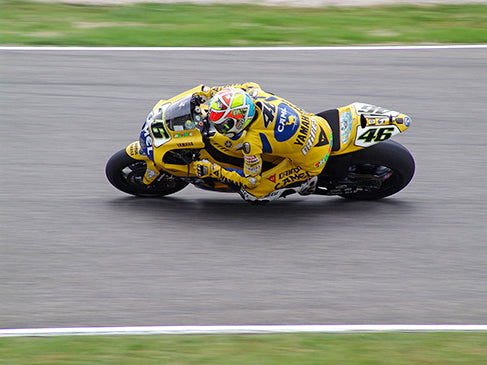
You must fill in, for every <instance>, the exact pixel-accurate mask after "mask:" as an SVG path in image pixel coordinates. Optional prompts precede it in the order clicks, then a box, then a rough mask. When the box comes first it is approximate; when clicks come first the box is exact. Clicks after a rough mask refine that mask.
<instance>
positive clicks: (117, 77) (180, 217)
mask: <svg viewBox="0 0 487 365" xmlns="http://www.w3.org/2000/svg"><path fill="white" fill-rule="evenodd" d="M486 70H487V49H436V50H431V49H423V50H367V51H363V50H347V51H345V50H343V51H306V52H301V51H298V50H294V51H290V50H288V51H247V52H239V51H219V52H217V51H207V52H202V51H130V52H127V51H126V52H123V51H112V52H107V51H84V52H81V51H79V52H77V51H5V50H2V51H0V94H1V95H0V103H1V104H0V128H1V131H0V162H1V169H2V173H1V177H0V200H1V201H0V219H1V221H0V328H29V327H71V326H73V327H75V326H135V325H238V324H370V323H374V324H389V323H403V324H485V322H486V318H487V265H486V262H487V242H486V241H487V238H486V237H487V228H486V227H487V213H486V212H487V199H486V186H487V184H486V183H487V174H486V170H487V163H486V156H487V146H486V137H487V118H486V109H485V106H486V96H487V72H486ZM250 80H253V81H256V82H259V83H260V84H261V85H262V86H263V88H264V89H266V90H269V91H272V92H274V93H277V94H279V95H281V96H283V97H285V98H287V99H288V100H290V101H292V102H294V103H295V104H297V105H300V106H302V107H303V108H304V109H306V110H308V111H315V112H320V111H322V110H325V109H329V108H333V107H336V106H339V105H346V104H349V103H351V102H353V101H363V102H368V103H372V104H377V105H380V106H384V107H387V108H389V109H393V110H398V111H402V112H405V113H407V114H409V115H410V116H411V117H412V118H413V123H412V125H411V128H410V129H409V130H408V131H407V133H405V134H403V135H400V136H398V137H397V138H395V140H396V141H398V142H400V143H402V144H404V145H405V146H407V147H408V148H409V149H410V151H411V152H412V153H413V155H414V156H415V159H416V164H417V170H416V175H415V177H414V179H413V181H412V183H411V184H410V185H409V186H408V187H407V188H406V189H405V190H403V191H402V192H400V193H399V194H397V195H395V196H393V197H391V198H387V199H384V200H382V201H377V202H348V201H345V200H344V199H341V198H334V197H331V198H330V197H328V198H327V197H319V196H316V197H315V196H312V197H298V196H296V197H295V196H291V197H288V198H286V199H284V200H281V201H277V202H273V203H272V204H269V205H267V206H263V207H256V206H251V205H249V204H247V203H245V202H244V201H242V200H241V199H240V197H239V196H237V195H233V194H217V193H210V192H205V191H200V190H197V189H194V188H193V187H188V188H186V189H185V190H183V191H181V192H179V193H177V194H175V195H173V196H170V197H167V198H162V199H141V198H134V197H130V196H127V195H124V194H123V193H121V192H119V191H117V190H115V189H114V188H113V187H112V186H111V185H109V183H108V182H107V180H106V178H105V176H104V167H105V163H106V161H107V160H108V158H109V157H110V156H111V155H112V154H113V153H114V152H116V151H118V150H119V149H121V148H123V147H125V146H126V145H127V144H129V143H130V142H132V141H133V140H136V139H137V138H138V134H139V128H140V127H141V125H142V122H143V120H144V119H145V116H146V115H147V113H148V111H149V110H150V109H151V108H152V106H153V104H155V103H156V102H157V100H158V99H160V98H164V97H170V96H172V95H174V94H176V93H178V92H180V91H183V90H186V89H189V88H191V87H193V86H195V85H197V84H199V83H206V84H209V85H219V84H227V83H232V82H243V81H250Z"/></svg>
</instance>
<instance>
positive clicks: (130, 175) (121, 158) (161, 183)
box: [105, 149, 188, 198]
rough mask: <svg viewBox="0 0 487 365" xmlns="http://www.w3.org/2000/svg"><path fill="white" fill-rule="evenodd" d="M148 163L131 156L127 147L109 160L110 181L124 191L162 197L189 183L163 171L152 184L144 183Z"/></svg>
mask: <svg viewBox="0 0 487 365" xmlns="http://www.w3.org/2000/svg"><path fill="white" fill-rule="evenodd" d="M146 169H147V164H146V163H145V162H144V161H140V160H136V159H134V158H132V157H130V156H129V155H128V154H127V152H126V151H125V149H123V150H120V151H118V152H117V153H115V154H114V155H113V156H112V157H110V159H109V160H108V162H107V164H106V167H105V174H106V176H107V179H108V181H110V184H112V185H113V186H114V187H116V188H117V189H118V190H120V191H123V192H124V193H127V194H131V195H136V196H141V197H149V198H154V197H161V196H165V195H169V194H174V193H176V192H178V191H180V190H182V189H184V188H185V187H186V186H187V185H188V183H187V182H185V181H183V180H181V179H178V178H177V177H175V176H172V175H170V174H165V173H163V174H162V175H161V176H159V177H158V178H157V179H156V180H155V181H154V182H153V183H152V184H150V185H146V184H144V183H143V181H142V180H143V178H144V174H145V171H146Z"/></svg>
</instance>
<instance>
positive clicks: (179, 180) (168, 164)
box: [105, 87, 415, 202]
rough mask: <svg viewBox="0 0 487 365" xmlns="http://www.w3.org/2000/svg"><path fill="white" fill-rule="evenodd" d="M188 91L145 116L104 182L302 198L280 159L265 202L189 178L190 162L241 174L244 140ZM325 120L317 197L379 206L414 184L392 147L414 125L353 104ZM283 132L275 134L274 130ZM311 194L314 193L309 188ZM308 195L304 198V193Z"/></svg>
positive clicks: (268, 175)
mask: <svg viewBox="0 0 487 365" xmlns="http://www.w3.org/2000/svg"><path fill="white" fill-rule="evenodd" d="M199 90H201V87H196V88H194V89H191V90H188V91H186V92H184V93H182V94H179V95H177V96H174V97H173V98H171V99H169V100H160V101H159V102H158V103H157V104H156V105H155V106H154V108H153V109H152V111H151V112H150V113H149V115H148V116H147V118H146V120H145V122H144V124H143V126H142V131H141V133H140V138H139V140H138V141H135V142H133V143H131V144H129V145H128V146H127V147H126V148H124V149H121V150H120V151H118V152H117V153H115V154H114V155H113V156H112V157H111V158H110V159H109V160H108V162H107V164H106V169H105V172H106V176H107V178H108V180H109V181H110V183H111V184H112V185H113V186H114V187H116V188H117V189H119V190H121V191H123V192H125V193H128V194H132V195H136V196H140V197H162V196H166V195H169V194H174V193H176V192H178V191H180V190H182V189H184V188H185V187H186V186H187V185H188V184H193V185H194V186H195V187H197V188H201V189H206V190H212V191H218V192H233V193H235V192H238V193H240V195H242V197H243V198H245V199H246V200H254V201H256V202H257V200H258V201H262V202H268V201H270V200H275V199H277V198H280V197H285V196H287V195H289V194H293V193H296V192H298V193H299V192H300V188H301V186H302V184H301V183H299V184H297V183H296V182H295V181H298V180H302V175H301V174H303V173H304V171H303V170H300V169H299V168H297V169H296V168H295V169H291V170H290V171H285V172H281V173H279V174H277V176H276V174H275V173H273V167H274V166H276V165H277V164H278V163H279V162H280V161H282V159H278V158H277V159H276V157H275V156H270V157H269V156H266V155H265V154H264V156H263V157H264V163H263V173H262V179H269V180H271V181H272V182H275V186H276V190H275V191H274V192H272V193H271V194H269V195H268V196H265V197H263V198H260V199H255V198H254V199H252V198H251V197H252V195H251V194H249V193H248V192H246V191H245V190H244V189H240V190H238V189H236V188H235V187H234V186H233V187H232V186H229V185H227V184H226V183H224V182H222V181H220V180H217V179H213V178H208V177H207V178H204V179H202V178H200V177H198V176H197V175H196V173H195V172H192V171H190V168H189V165H190V163H191V162H192V161H196V160H203V159H206V160H208V161H210V162H213V163H218V164H219V165H221V166H223V167H225V168H233V169H242V166H243V165H244V160H243V152H242V146H243V143H242V140H243V137H242V135H243V134H244V133H245V132H243V133H242V135H241V136H237V137H236V138H227V137H225V136H223V135H222V134H219V133H218V132H217V131H216V130H215V129H214V127H213V126H212V125H211V124H210V123H209V122H208V120H207V118H206V111H207V109H208V105H206V104H205V101H204V100H202V99H201V97H199V96H198V95H197V94H196V92H197V91H199ZM316 115H318V116H320V117H323V118H324V119H326V121H327V122H328V123H329V125H330V127H331V129H332V131H333V139H332V141H330V143H331V144H332V148H331V152H330V154H329V155H327V156H323V160H322V163H324V162H326V165H325V168H324V169H323V171H322V173H321V174H320V175H319V176H318V179H317V182H316V184H317V186H316V189H315V190H314V192H313V194H318V195H328V196H330V195H337V196H341V197H344V198H346V199H350V200H374V199H380V198H384V197H387V196H390V195H393V194H395V193H397V192H398V191H400V190H401V189H403V188H404V187H405V186H406V185H408V183H409V182H410V181H411V179H412V177H413V174H414V170H415V163H414V159H413V157H412V155H411V153H410V152H409V151H408V150H407V149H406V148H405V147H404V146H402V145H401V144H399V143H397V142H395V141H392V140H390V138H391V137H392V136H394V135H396V134H398V133H401V132H404V131H405V130H406V129H407V128H408V127H409V126H410V124H411V118H410V117H409V116H407V115H405V114H402V113H399V112H396V111H392V110H387V109H385V108H382V107H378V106H375V105H370V104H365V103H359V102H354V103H352V104H350V105H346V106H343V107H339V108H335V109H330V110H325V111H323V112H320V113H317V114H316ZM276 128H277V127H276ZM308 188H309V187H308ZM303 195H304V194H303Z"/></svg>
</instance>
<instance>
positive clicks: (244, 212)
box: [107, 197, 415, 224]
mask: <svg viewBox="0 0 487 365" xmlns="http://www.w3.org/2000/svg"><path fill="white" fill-rule="evenodd" d="M107 204H108V206H109V207H110V209H113V210H114V211H116V212H118V214H121V213H120V212H124V211H126V212H127V213H130V214H134V213H135V214H137V215H140V216H145V217H146V218H148V219H152V218H154V217H159V218H167V217H172V219H175V220H186V221H187V220H190V221H192V222H198V221H222V220H223V219H224V220H225V221H226V222H227V223H231V222H234V223H236V224H240V223H241V222H242V220H243V219H245V221H246V222H249V221H264V222H268V223H272V222H273V223H277V222H290V220H291V221H296V220H298V221H299V220H303V219H307V218H310V217H311V218H316V219H318V218H319V219H324V220H326V219H329V218H331V217H333V218H337V217H346V218H347V219H350V218H353V219H361V218H364V219H368V218H369V217H373V218H374V219H382V218H384V219H386V218H387V219H391V217H394V216H398V215H404V214H411V213H412V212H414V210H415V204H414V203H411V202H408V201H406V200H401V199H398V198H388V199H382V200H377V201H348V200H346V199H342V198H322V197H317V198H308V199H307V198H306V197H305V198H302V199H300V200H298V199H297V198H293V199H288V200H284V199H282V200H278V201H274V202H271V203H269V204H266V205H260V206H256V205H251V204H249V203H247V202H244V201H243V200H240V198H238V197H235V198H234V199H228V198H216V199H215V198H198V199H183V198H179V197H164V198H157V199H154V198H134V197H123V198H119V199H114V200H111V201H108V202H107Z"/></svg>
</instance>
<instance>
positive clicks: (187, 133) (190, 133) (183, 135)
mask: <svg viewBox="0 0 487 365" xmlns="http://www.w3.org/2000/svg"><path fill="white" fill-rule="evenodd" d="M192 136H194V132H184V133H176V134H175V135H174V138H183V137H192Z"/></svg>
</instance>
